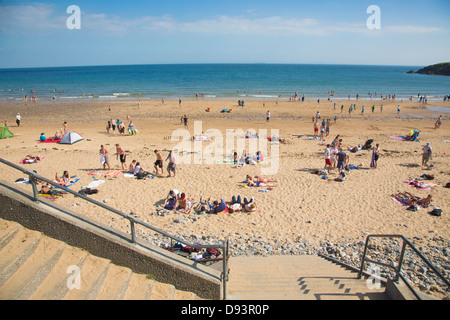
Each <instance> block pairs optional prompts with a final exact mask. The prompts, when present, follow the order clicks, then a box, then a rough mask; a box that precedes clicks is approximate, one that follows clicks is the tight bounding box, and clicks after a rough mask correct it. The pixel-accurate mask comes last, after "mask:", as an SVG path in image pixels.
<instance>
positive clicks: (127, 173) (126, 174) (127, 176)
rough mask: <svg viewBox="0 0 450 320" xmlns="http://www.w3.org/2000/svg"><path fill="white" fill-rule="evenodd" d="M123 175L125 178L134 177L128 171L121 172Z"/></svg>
mask: <svg viewBox="0 0 450 320" xmlns="http://www.w3.org/2000/svg"><path fill="white" fill-rule="evenodd" d="M123 176H124V177H125V178H134V174H132V173H129V172H125V173H124V174H123Z"/></svg>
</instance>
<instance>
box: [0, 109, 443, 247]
mask: <svg viewBox="0 0 450 320" xmlns="http://www.w3.org/2000/svg"><path fill="white" fill-rule="evenodd" d="M334 103H336V104H337V108H336V110H335V109H334ZM353 103H356V105H357V109H356V111H353V113H352V114H351V115H349V113H348V108H349V106H350V104H353ZM245 104H246V105H245V107H244V108H243V107H240V106H238V105H237V102H235V101H183V102H182V104H181V106H179V104H178V101H166V102H165V103H164V104H162V103H161V101H141V105H140V107H139V105H138V102H137V101H123V102H111V103H109V102H90V103H67V104H65V103H61V102H57V103H55V104H52V103H49V104H46V103H42V102H39V103H28V105H24V104H1V105H0V119H2V122H3V121H4V120H8V123H9V128H10V130H11V132H12V133H13V134H14V135H16V136H15V137H13V138H8V139H3V140H0V145H1V150H2V152H1V154H2V155H1V157H2V158H3V159H6V160H8V161H11V162H13V163H16V164H19V162H20V161H21V160H23V159H24V158H25V156H26V155H29V154H31V155H33V156H37V155H39V156H41V157H44V159H43V160H42V161H39V162H38V163H34V164H21V165H22V166H24V167H26V168H28V169H31V170H36V171H37V172H38V174H40V175H42V176H44V177H46V178H48V179H54V177H55V174H56V173H58V174H59V175H62V173H63V171H64V170H67V171H68V172H69V174H70V176H76V178H77V179H80V180H79V181H78V182H77V183H75V184H74V185H73V186H71V188H72V189H73V190H76V191H78V190H80V189H82V187H83V186H87V185H88V184H89V183H91V182H93V181H94V177H95V178H96V179H99V180H104V181H105V182H104V183H102V184H101V185H99V186H98V190H99V192H98V193H97V194H93V195H90V197H92V198H93V199H96V200H98V201H104V202H106V203H107V205H109V206H111V207H113V208H116V209H118V210H121V211H122V212H124V213H130V212H132V213H133V214H134V215H135V216H136V217H138V218H139V219H141V220H142V221H145V222H147V223H149V224H151V225H153V226H155V227H157V228H159V229H161V230H164V231H166V232H168V233H171V234H174V235H183V236H187V237H189V236H190V235H197V236H207V235H214V236H215V237H217V238H219V239H225V238H226V237H230V238H234V237H240V236H241V235H245V236H247V237H251V236H254V237H263V238H265V239H278V240H281V241H287V242H295V241H301V240H305V241H309V242H311V243H318V242H320V241H346V240H351V241H358V240H364V239H365V237H366V236H367V234H401V235H404V236H406V237H409V238H412V237H420V238H422V239H423V240H424V242H425V243H426V239H427V237H431V238H432V237H435V236H440V237H443V238H444V239H446V240H448V234H449V227H448V226H449V215H448V214H447V213H448V212H449V210H450V197H449V196H448V192H449V191H448V190H449V189H447V188H444V186H445V185H446V184H447V183H448V182H450V161H449V158H448V157H449V155H448V153H449V152H450V143H449V142H444V141H448V140H450V128H449V126H448V123H449V113H448V110H450V103H449V102H445V103H444V102H441V103H429V104H428V106H441V107H445V109H443V110H447V113H439V112H437V111H432V110H429V109H427V108H426V107H424V106H422V105H420V104H419V103H417V102H404V103H400V102H394V101H383V102H380V101H376V102H375V101H373V102H371V101H364V102H363V101H359V102H355V101H352V102H350V101H342V102H340V101H333V102H328V101H327V102H320V104H318V103H317V101H315V102H312V101H306V102H303V103H301V102H288V101H279V102H278V103H276V102H275V101H265V102H263V101H246V103H245ZM381 104H382V105H383V106H384V108H383V111H382V112H381V111H380V105H381ZM399 104H400V105H401V112H400V114H397V105H399ZM341 105H344V110H343V112H342V113H341V110H340V106H341ZM363 105H364V106H365V112H364V114H362V113H361V107H362V106H363ZM372 105H375V112H373V113H372V110H371V106H372ZM206 108H211V111H210V112H206V111H205V109H206ZM224 108H226V109H233V112H232V113H221V112H220V111H221V110H222V109H224ZM447 108H448V109H447ZM268 110H270V114H271V118H270V122H266V112H267V111H268ZM317 111H319V112H320V114H321V119H328V118H329V119H331V121H332V123H333V124H332V126H331V129H330V135H329V137H327V138H325V142H326V143H331V142H332V141H333V139H334V138H335V137H336V135H340V137H341V138H342V139H343V141H342V143H343V146H345V147H350V146H358V145H363V144H364V143H365V142H366V141H367V140H368V139H373V140H374V141H373V145H375V144H376V143H378V144H379V145H380V150H381V152H380V159H379V161H378V167H377V168H376V169H373V168H370V162H371V155H372V153H371V151H366V150H364V151H362V152H357V153H349V152H347V153H348V154H349V155H350V164H353V165H355V166H357V167H358V169H357V170H350V171H349V172H348V174H347V179H346V181H344V182H336V181H334V179H335V178H336V177H338V171H337V170H333V171H332V172H331V173H330V174H329V175H328V180H325V179H322V176H320V175H316V174H311V171H314V170H321V169H323V168H324V164H325V163H324V162H325V161H324V156H323V153H324V150H325V145H324V141H320V140H314V139H310V138H308V137H310V136H313V133H314V131H313V122H312V117H314V116H315V115H316V112H317ZM18 112H20V114H21V116H22V122H21V126H20V127H17V126H16V124H15V116H16V114H17V113H18ZM440 114H442V116H443V124H442V126H441V128H439V129H438V130H435V128H434V124H435V121H436V119H437V117H438V116H439V115H440ZM183 115H186V116H187V117H188V124H189V131H190V135H191V136H193V135H194V122H195V121H201V126H202V130H203V131H204V132H207V131H208V130H210V129H216V130H218V131H219V132H221V133H222V134H223V135H224V136H225V133H226V130H227V129H235V130H236V129H242V130H243V132H246V131H247V130H248V129H255V130H256V131H257V132H258V131H260V130H263V129H266V130H267V134H268V136H270V135H271V130H279V136H280V137H281V138H283V139H284V143H278V142H273V143H272V144H271V143H270V142H269V143H268V153H269V154H268V155H267V159H268V160H269V159H270V152H271V150H274V149H273V148H275V147H274V145H273V144H274V143H276V144H277V148H279V167H278V171H277V173H276V174H275V175H274V176H272V177H271V178H275V179H276V180H277V183H276V187H275V188H273V189H272V190H269V191H267V192H261V190H258V188H252V187H243V186H242V185H243V181H244V180H245V178H246V175H253V176H254V175H261V169H262V168H263V167H265V166H266V167H267V166H268V165H269V164H267V163H266V164H264V163H263V164H258V165H247V166H245V167H242V168H236V167H235V166H233V165H232V164H230V163H226V162H220V161H216V162H215V163H212V164H206V163H202V164H194V163H191V164H182V163H181V164H177V174H176V177H167V175H166V172H167V170H166V165H167V162H165V164H164V173H165V174H164V175H155V176H154V178H153V179H145V180H137V179H135V178H130V177H125V176H124V175H123V173H120V174H119V175H118V176H116V177H112V176H105V175H104V174H105V173H106V172H108V170H106V171H104V170H103V168H102V165H101V163H100V155H99V149H100V146H101V145H104V146H105V147H106V149H107V150H108V151H109V154H110V155H109V158H110V162H111V171H115V170H119V169H120V162H119V160H117V159H116V156H115V152H116V150H115V144H120V146H122V147H123V149H124V150H125V151H126V153H127V165H129V164H130V162H131V161H132V160H133V159H135V160H137V161H139V162H141V164H142V166H143V168H144V169H146V170H148V171H151V172H153V170H154V168H153V163H154V162H155V160H156V157H155V154H154V152H153V150H155V149H158V150H161V153H162V156H163V157H164V159H165V158H166V157H167V155H168V151H169V150H172V149H173V148H174V147H175V146H176V145H177V144H179V143H180V142H179V141H172V140H171V139H170V137H171V135H172V133H173V132H174V131H175V130H177V129H184V126H183V124H182V123H181V121H180V117H182V116H183ZM335 116H337V121H336V123H334V121H333V119H334V117H335ZM127 117H129V119H130V120H132V121H133V122H134V124H135V126H136V128H137V129H138V131H139V133H138V134H137V135H129V134H126V135H123V136H120V135H118V133H117V130H116V131H115V132H114V133H107V131H106V125H107V121H108V120H110V119H120V120H122V121H124V123H125V124H126V125H127V124H128V122H129V120H127ZM64 121H67V123H68V130H69V131H74V132H77V133H79V134H80V135H81V136H82V137H83V138H84V140H83V141H81V142H78V143H76V144H73V145H62V144H53V143H38V142H39V136H40V134H41V133H45V134H46V136H47V137H51V136H53V135H54V134H55V132H56V131H59V130H61V128H62V127H63V122H64ZM413 129H417V130H419V131H421V134H420V136H419V140H420V142H411V141H400V140H395V139H391V138H390V137H395V136H405V135H407V134H408V133H409V132H410V131H411V130H413ZM244 140H246V141H245V143H246V146H247V147H248V146H249V143H250V141H249V140H250V139H244ZM426 142H429V143H430V145H431V146H432V148H433V158H432V160H431V161H430V163H432V164H433V165H434V166H435V168H434V169H431V170H427V169H424V168H422V167H421V161H422V147H423V146H424V145H425V144H426ZM209 144H211V142H209V141H205V142H204V143H203V145H202V146H203V150H205V148H207V146H208V145H209ZM192 145H193V144H192ZM237 151H238V153H239V154H240V153H241V151H242V150H237ZM89 172H101V173H100V174H99V175H94V176H93V175H89V174H88V173H89ZM0 174H1V177H2V179H3V180H6V181H8V182H10V183H14V182H15V181H16V180H17V179H18V178H26V176H25V175H23V174H21V173H20V172H18V171H16V170H13V169H11V168H8V167H6V166H5V165H3V164H2V165H1V166H0ZM423 174H432V175H434V177H435V179H434V180H433V181H423V182H424V183H427V182H432V183H434V184H437V186H435V187H433V188H432V189H431V190H420V189H417V188H415V187H412V186H410V185H408V184H406V183H405V182H406V181H408V180H409V179H417V178H418V179H420V177H421V176H422V175H423ZM16 186H17V187H18V188H24V189H26V190H30V191H31V186H30V185H26V184H16ZM171 189H177V190H179V191H180V192H184V193H185V194H186V196H187V197H188V198H189V197H192V198H194V199H195V201H199V199H200V197H202V198H203V199H208V198H211V200H212V201H213V200H220V199H221V198H223V199H225V201H227V202H228V201H231V198H232V196H238V195H240V196H241V197H242V198H244V197H247V198H251V197H254V199H255V201H256V202H257V204H258V207H259V210H258V211H257V212H252V213H248V212H245V211H244V212H235V213H232V214H230V213H226V214H220V215H194V214H191V215H190V216H191V219H187V220H186V221H185V222H186V223H179V221H180V220H178V223H177V222H175V220H176V219H178V218H180V217H187V216H188V215H186V214H182V213H178V214H172V215H167V216H159V215H155V214H154V212H155V210H156V208H157V205H161V204H162V202H163V201H164V199H165V197H166V195H167V193H168V192H169V190H171ZM397 192H409V193H411V194H413V195H416V196H418V197H421V198H424V197H426V196H427V195H428V194H431V195H432V197H433V198H432V205H434V206H436V207H439V208H441V209H442V212H443V214H442V216H441V217H435V216H432V215H430V214H429V211H431V209H430V208H428V209H425V208H422V209H420V210H418V211H408V210H406V207H405V206H402V205H401V204H399V203H397V202H395V201H393V200H392V199H391V195H392V194H394V193H397ZM55 201H57V202H58V203H59V204H61V205H64V206H67V207H70V208H71V209H73V210H76V211H77V212H80V213H83V214H85V215H87V216H89V217H91V218H94V219H97V220H99V221H101V222H104V223H107V224H110V225H112V226H114V227H115V228H117V229H120V230H124V231H125V230H128V229H129V225H128V221H126V220H123V219H120V218H118V217H117V216H114V215H113V214H112V213H110V212H107V211H105V210H103V209H98V208H94V206H93V205H91V204H89V203H87V202H85V201H83V200H81V199H79V198H74V197H73V196H72V195H65V196H64V197H61V198H58V199H56V200H55ZM192 218H193V219H192Z"/></svg>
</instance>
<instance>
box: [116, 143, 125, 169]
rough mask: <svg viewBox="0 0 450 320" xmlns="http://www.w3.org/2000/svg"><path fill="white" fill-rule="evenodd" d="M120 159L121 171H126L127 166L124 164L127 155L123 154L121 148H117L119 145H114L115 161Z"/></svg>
mask: <svg viewBox="0 0 450 320" xmlns="http://www.w3.org/2000/svg"><path fill="white" fill-rule="evenodd" d="M119 157H120V164H121V165H122V170H126V169H127V164H126V159H127V155H126V153H125V151H124V150H123V149H122V147H121V146H119V144H118V143H117V144H116V159H119Z"/></svg>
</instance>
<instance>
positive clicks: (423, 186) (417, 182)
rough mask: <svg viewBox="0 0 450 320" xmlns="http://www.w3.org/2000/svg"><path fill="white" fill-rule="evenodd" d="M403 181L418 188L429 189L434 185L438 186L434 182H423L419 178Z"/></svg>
mask: <svg viewBox="0 0 450 320" xmlns="http://www.w3.org/2000/svg"><path fill="white" fill-rule="evenodd" d="M405 183H407V184H409V185H410V186H411V187H414V188H416V189H419V190H431V189H433V188H434V187H436V186H438V184H436V183H423V182H421V181H419V180H412V181H405ZM417 184H418V186H417Z"/></svg>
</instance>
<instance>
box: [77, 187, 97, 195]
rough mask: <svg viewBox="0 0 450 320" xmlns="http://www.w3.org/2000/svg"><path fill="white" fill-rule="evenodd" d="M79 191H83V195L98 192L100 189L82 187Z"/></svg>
mask: <svg viewBox="0 0 450 320" xmlns="http://www.w3.org/2000/svg"><path fill="white" fill-rule="evenodd" d="M78 193H81V194H83V195H87V194H96V193H98V189H91V188H86V189H81V190H80V191H78Z"/></svg>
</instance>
